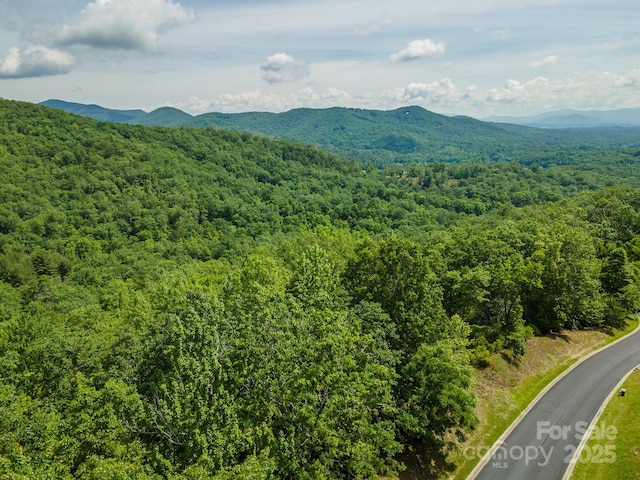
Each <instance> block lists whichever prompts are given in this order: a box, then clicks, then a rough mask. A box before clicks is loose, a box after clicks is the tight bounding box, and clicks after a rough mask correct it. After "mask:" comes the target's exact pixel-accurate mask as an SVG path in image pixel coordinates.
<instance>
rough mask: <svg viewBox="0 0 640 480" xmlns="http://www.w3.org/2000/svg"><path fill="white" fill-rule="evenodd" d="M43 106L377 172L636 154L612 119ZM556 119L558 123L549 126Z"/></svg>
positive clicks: (628, 132) (629, 133) (639, 129)
mask: <svg viewBox="0 0 640 480" xmlns="http://www.w3.org/2000/svg"><path fill="white" fill-rule="evenodd" d="M42 105H45V106H48V107H52V108H56V109H61V110H65V111H67V112H70V113H74V114H78V115H83V116H87V117H91V118H94V119H97V120H101V121H109V122H116V123H129V124H139V125H146V126H165V127H166V126H168V127H200V128H223V129H227V130H232V131H237V132H245V133H256V134H261V135H266V136H268V137H270V138H276V139H285V140H290V141H296V142H303V143H307V144H311V145H315V146H318V147H320V148H322V149H324V150H326V151H329V152H331V153H336V154H339V155H341V156H343V157H347V158H355V159H358V160H361V161H371V162H374V163H377V164H387V163H412V162H421V161H446V162H460V161H476V160H503V161H520V160H521V159H522V156H523V155H524V154H525V153H523V152H527V151H529V150H530V149H531V147H532V145H536V146H539V145H546V146H547V147H548V148H549V149H552V150H558V149H562V148H566V147H576V146H580V147H594V148H597V147H601V146H605V147H610V146H632V147H637V146H640V122H638V126H632V127H630V128H629V127H625V128H622V127H617V126H615V122H614V121H613V119H615V118H618V117H616V115H615V114H614V113H613V112H609V117H607V118H610V119H611V124H606V125H605V124H603V125H600V127H602V128H597V129H593V128H584V127H586V126H590V125H588V122H584V123H585V125H583V126H582V128H572V129H541V128H531V127H530V126H523V125H519V124H517V122H515V121H513V122H511V123H503V121H505V120H506V119H505V118H502V117H499V118H493V121H491V122H490V121H481V120H477V119H474V118H471V117H466V116H446V115H440V114H437V113H434V112H431V111H428V110H425V109H424V108H421V107H417V106H409V107H403V108H399V109H395V110H388V111H382V110H365V109H356V108H341V107H333V108H325V109H309V108H300V109H294V110H290V111H287V112H283V113H268V112H246V113H216V112H213V113H205V114H202V115H197V116H193V115H190V114H188V113H186V112H183V111H181V110H179V109H176V108H171V107H162V108H159V109H156V110H153V111H152V112H149V113H147V112H145V111H143V110H111V109H107V108H104V107H101V106H98V105H84V104H79V103H71V102H65V101H62V100H47V101H45V102H42ZM621 115H622V114H621ZM624 115H626V117H625V118H627V119H631V120H632V119H633V111H631V112H626V111H625V113H624ZM566 116H570V115H569V114H566V115H564V117H566ZM557 117H559V115H555V116H551V117H549V118H550V119H553V118H557ZM560 117H561V118H564V117H562V116H560ZM536 118H537V117H536ZM602 118H605V117H602ZM540 121H541V120H540ZM557 121H558V122H559V120H557ZM521 123H526V122H521ZM627 123H630V120H629V122H627Z"/></svg>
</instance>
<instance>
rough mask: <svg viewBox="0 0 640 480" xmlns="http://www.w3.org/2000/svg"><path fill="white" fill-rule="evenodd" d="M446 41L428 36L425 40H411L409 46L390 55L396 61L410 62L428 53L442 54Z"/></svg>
mask: <svg viewBox="0 0 640 480" xmlns="http://www.w3.org/2000/svg"><path fill="white" fill-rule="evenodd" d="M444 49H445V45H444V42H434V41H433V40H430V39H428V38H425V39H424V40H413V41H411V42H409V45H408V46H407V48H405V49H403V50H400V51H399V52H397V53H394V54H393V55H391V56H389V58H390V59H391V60H392V61H394V62H410V61H412V60H417V59H418V58H422V57H426V56H428V55H442V54H443V53H444Z"/></svg>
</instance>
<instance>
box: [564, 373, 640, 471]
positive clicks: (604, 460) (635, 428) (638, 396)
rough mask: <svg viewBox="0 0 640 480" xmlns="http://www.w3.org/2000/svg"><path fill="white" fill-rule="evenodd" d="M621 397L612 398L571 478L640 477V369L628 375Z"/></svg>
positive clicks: (581, 454)
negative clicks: (639, 420)
mask: <svg viewBox="0 0 640 480" xmlns="http://www.w3.org/2000/svg"><path fill="white" fill-rule="evenodd" d="M623 388H626V389H627V393H626V395H625V396H624V397H621V396H619V395H616V396H614V397H612V398H611V400H610V401H609V403H608V404H607V407H606V408H605V410H604V412H602V415H601V416H600V419H599V420H598V421H597V422H596V428H594V432H593V434H592V435H591V438H590V439H589V441H588V442H587V444H586V445H585V447H584V449H583V450H582V452H581V453H580V457H579V460H578V463H577V465H576V468H575V470H574V471H573V475H572V476H571V479H572V480H586V479H589V480H608V479H610V478H615V479H617V480H631V479H637V478H640V423H639V422H637V421H633V420H635V419H636V418H637V416H638V411H640V371H636V372H635V373H633V374H631V376H630V377H629V378H627V380H626V381H625V383H624V385H623Z"/></svg>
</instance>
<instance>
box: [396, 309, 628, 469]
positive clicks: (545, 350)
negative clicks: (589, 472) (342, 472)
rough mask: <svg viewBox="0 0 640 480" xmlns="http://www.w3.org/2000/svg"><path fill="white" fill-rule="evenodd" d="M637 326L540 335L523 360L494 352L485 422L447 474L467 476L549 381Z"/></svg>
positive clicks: (480, 390) (483, 374) (483, 380)
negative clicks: (604, 330) (511, 361)
mask: <svg viewBox="0 0 640 480" xmlns="http://www.w3.org/2000/svg"><path fill="white" fill-rule="evenodd" d="M637 326H638V319H634V320H633V321H630V322H629V323H628V324H627V326H626V328H624V329H621V330H616V331H614V332H612V333H611V334H607V333H604V332H600V331H577V332H566V333H563V334H560V335H556V336H545V337H535V338H532V339H530V340H529V342H528V343H527V354H525V356H524V357H523V358H522V359H521V361H520V363H519V364H518V365H513V364H511V363H509V362H508V361H507V359H505V358H503V357H502V356H500V355H496V356H494V358H493V364H492V366H491V367H489V368H487V369H485V370H478V371H476V374H475V380H476V384H475V387H474V389H475V391H476V394H477V395H478V408H477V414H478V418H479V420H480V424H479V425H478V428H477V429H476V430H475V431H474V432H473V433H472V434H471V435H470V436H469V438H468V439H467V441H466V442H465V443H464V444H462V445H460V450H459V451H458V452H456V453H454V454H453V455H452V456H451V457H450V458H449V462H450V463H451V464H453V465H455V470H453V471H452V472H450V473H448V474H446V475H443V476H442V477H441V478H442V479H444V478H449V479H464V478H466V477H467V476H468V475H469V473H471V470H473V467H474V466H475V465H476V464H477V463H478V461H479V460H480V458H482V456H483V455H484V453H486V451H487V449H488V448H490V447H491V445H493V443H494V442H495V441H496V440H497V439H498V438H499V437H500V435H502V433H503V432H504V431H505V430H506V429H507V428H508V427H509V425H511V423H512V422H513V421H514V420H515V419H516V418H517V416H518V415H519V414H520V412H522V411H523V410H524V409H525V408H526V407H527V406H528V405H529V403H531V401H532V400H533V399H534V398H535V397H536V396H537V395H538V393H539V392H540V391H541V390H542V389H543V388H544V387H545V386H546V385H547V384H548V383H549V382H551V381H552V380H553V379H554V378H555V377H557V376H558V375H560V374H561V373H562V372H564V371H565V370H566V369H568V368H569V367H570V366H571V365H573V364H574V363H575V362H577V361H578V360H579V359H580V358H582V357H584V356H585V355H587V354H588V353H590V352H592V351H594V350H596V349H598V348H600V347H602V346H604V345H607V344H609V343H612V342H614V341H615V340H617V339H618V338H620V337H622V336H624V335H626V334H627V333H630V332H632V331H633V330H635V328H636V327H637ZM638 396H639V397H640V395H638ZM401 478H402V477H401ZM607 478H617V477H615V476H613V477H607ZM629 478H631V477H629ZM634 478H637V477H634Z"/></svg>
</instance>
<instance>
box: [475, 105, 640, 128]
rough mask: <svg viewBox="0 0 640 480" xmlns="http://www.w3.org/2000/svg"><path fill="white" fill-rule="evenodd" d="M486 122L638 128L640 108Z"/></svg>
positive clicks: (542, 126) (583, 111) (573, 112)
mask: <svg viewBox="0 0 640 480" xmlns="http://www.w3.org/2000/svg"><path fill="white" fill-rule="evenodd" d="M483 120H484V121H487V122H499V123H511V124H515V125H525V126H529V127H538V128H584V127H588V128H594V127H638V126H640V108H624V109H619V110H606V111H602V110H571V109H566V110H558V111H554V112H546V113H541V114H539V115H532V116H526V117H497V116H494V117H486V118H483Z"/></svg>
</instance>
